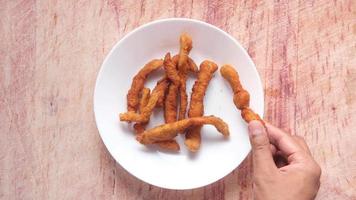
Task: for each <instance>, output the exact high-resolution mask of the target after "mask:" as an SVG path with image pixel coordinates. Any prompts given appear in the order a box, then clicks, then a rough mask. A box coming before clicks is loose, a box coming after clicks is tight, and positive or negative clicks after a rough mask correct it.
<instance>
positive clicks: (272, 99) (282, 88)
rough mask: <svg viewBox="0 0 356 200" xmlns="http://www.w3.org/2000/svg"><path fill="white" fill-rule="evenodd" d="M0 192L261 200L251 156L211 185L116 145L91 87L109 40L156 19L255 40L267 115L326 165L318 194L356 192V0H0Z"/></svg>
mask: <svg viewBox="0 0 356 200" xmlns="http://www.w3.org/2000/svg"><path fill="white" fill-rule="evenodd" d="M0 5H1V6H0V34H1V39H0V87H1V88H0V122H1V125H0V133H1V139H0V198H1V199H92V198H98V199H252V181H251V159H250V158H247V159H246V160H245V161H244V163H243V164H242V165H241V166H240V167H239V168H238V169H236V170H235V171H234V172H233V173H231V174H230V175H228V176H227V177H225V178H223V179H222V180H220V181H218V182H217V183H214V184H212V185H209V186H206V187H204V188H200V189H195V190H188V191H173V190H165V189H160V188H157V187H154V186H150V185H148V184H146V183H143V182H141V181H139V180H137V179H136V178H134V177H132V176H131V175H129V174H128V173H127V172H126V171H124V170H123V169H122V168H121V167H120V166H119V165H118V164H116V163H115V161H114V160H113V159H112V158H111V156H110V155H109V154H108V152H107V150H106V149H105V146H104V145H103V143H102V141H101V139H100V137H99V134H98V131H97V129H96V126H95V122H94V117H93V111H92V107H93V104H92V102H93V99H92V97H93V89H94V84H95V79H96V75H97V73H98V70H99V68H100V65H101V63H102V61H103V59H104V57H105V55H106V54H107V53H108V51H109V50H110V49H111V47H112V46H113V45H114V44H115V42H116V41H118V40H119V39H120V38H122V37H123V36H124V35H125V34H127V33H128V32H130V31H131V30H132V29H134V28H136V27H138V26H139V25H142V24H144V23H147V22H150V21H152V20H155V19H162V18H167V17H189V18H194V19H199V20H203V21H206V22H209V23H211V24H214V25H216V26H218V27H220V28H222V29H223V30H225V31H227V32H228V33H230V34H231V35H232V36H234V37H235V38H236V39H238V40H239V41H240V42H241V43H242V45H243V46H244V47H245V48H246V49H247V50H248V52H249V54H250V55H251V57H252V58H253V60H254V62H255V63H256V65H257V67H258V71H259V73H260V75H261V76H262V79H263V84H264V88H265V92H266V93H265V94H266V96H265V97H266V102H265V105H266V117H265V119H266V120H268V121H269V122H271V123H274V124H276V125H278V126H280V127H282V128H284V129H286V130H288V131H290V132H291V133H292V134H297V135H300V136H303V137H304V138H305V139H306V141H307V143H308V144H309V146H310V148H311V151H312V153H313V155H314V157H315V158H316V160H317V161H318V162H319V163H320V165H321V167H322V169H323V175H322V179H321V181H322V183H321V188H320V191H319V194H318V196H317V199H323V200H325V199H327V200H328V199H330V200H334V199H345V200H347V199H350V200H351V199H356V193H355V188H356V163H355V158H356V145H355V144H354V143H355V141H356V131H355V130H356V92H355V88H356V56H355V55H356V42H355V41H356V24H355V19H356V3H355V1H352V0H340V1H323V0H314V1H306V0H300V1H287V0H279V1H274V2H272V1H259V0H253V1H247V0H245V1H240V0H223V1H218V0H210V1H208V0H205V1H198V0H195V1H189V2H188V1H175V0H174V1H164V0H161V1H145V0H142V1H113V0H108V1H85V0H80V1H74V0H69V1H57V0H49V1H36V0H22V1H21V0H13V1H6V0H0Z"/></svg>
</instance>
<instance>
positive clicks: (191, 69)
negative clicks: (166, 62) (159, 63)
mask: <svg viewBox="0 0 356 200" xmlns="http://www.w3.org/2000/svg"><path fill="white" fill-rule="evenodd" d="M178 59H179V54H178V55H175V56H173V57H172V61H173V63H174V64H175V65H176V66H178ZM188 70H189V72H192V73H198V71H199V69H198V66H197V64H195V62H194V60H193V59H191V58H190V57H189V56H188Z"/></svg>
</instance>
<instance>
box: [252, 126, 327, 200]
mask: <svg viewBox="0 0 356 200" xmlns="http://www.w3.org/2000/svg"><path fill="white" fill-rule="evenodd" d="M266 127H267V132H268V134H267V133H266V129H265V127H264V126H263V125H262V124H261V123H260V122H259V121H252V122H250V123H249V125H248V129H249V135H250V141H251V145H252V160H253V181H254V198H255V199H256V200H261V199H263V200H282V199H283V200H309V199H314V198H315V196H316V194H317V192H318V190H319V185H320V175H321V169H320V167H319V165H318V164H317V163H316V162H315V160H314V159H313V157H312V155H311V153H310V151H309V148H308V146H307V144H306V142H305V141H304V139H303V138H301V137H298V136H292V135H289V134H287V133H285V132H283V131H282V130H280V129H278V128H276V127H274V126H272V125H270V124H266ZM276 156H282V157H284V158H285V160H286V163H285V165H284V166H280V165H279V164H278V165H276V163H275V161H274V159H273V157H276Z"/></svg>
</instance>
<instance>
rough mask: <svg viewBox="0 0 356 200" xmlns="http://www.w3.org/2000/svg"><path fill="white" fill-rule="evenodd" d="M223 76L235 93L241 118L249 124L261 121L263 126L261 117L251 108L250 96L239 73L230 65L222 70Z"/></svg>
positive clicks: (235, 102) (235, 100) (236, 104)
mask: <svg viewBox="0 0 356 200" xmlns="http://www.w3.org/2000/svg"><path fill="white" fill-rule="evenodd" d="M220 73H221V75H222V76H223V77H224V78H225V79H226V80H227V81H228V82H229V84H230V86H231V88H232V91H233V92H234V104H235V106H236V108H238V109H239V110H241V117H242V118H243V119H244V120H245V121H246V122H247V123H249V122H250V121H252V120H259V121H261V122H262V123H263V124H264V122H263V120H262V119H261V117H260V116H259V115H258V114H256V113H255V112H254V111H253V110H251V108H249V106H250V94H249V93H248V92H247V91H246V90H245V89H244V88H243V87H242V85H241V83H240V79H239V75H238V73H237V71H236V70H235V69H234V68H233V67H232V66H230V65H224V66H222V67H221V69H220Z"/></svg>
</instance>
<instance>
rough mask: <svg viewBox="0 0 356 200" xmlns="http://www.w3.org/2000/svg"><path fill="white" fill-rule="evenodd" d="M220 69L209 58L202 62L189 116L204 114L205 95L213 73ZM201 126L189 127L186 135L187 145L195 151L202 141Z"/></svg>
mask: <svg viewBox="0 0 356 200" xmlns="http://www.w3.org/2000/svg"><path fill="white" fill-rule="evenodd" d="M217 69H218V66H217V65H216V64H215V63H213V62H211V61H208V60H205V61H203V62H202V63H201V64H200V70H199V73H198V78H197V80H196V81H195V83H194V86H193V90H192V95H191V98H190V106H189V111H188V117H200V116H203V114H204V96H205V92H206V90H207V88H208V85H209V82H210V80H211V78H212V77H213V74H214V73H215V71H216V70H217ZM200 129H201V126H195V127H192V128H190V129H188V131H187V133H186V135H185V142H184V143H185V145H186V146H187V148H188V149H189V150H190V151H192V152H195V151H197V150H198V149H199V147H200V143H201V135H200Z"/></svg>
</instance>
